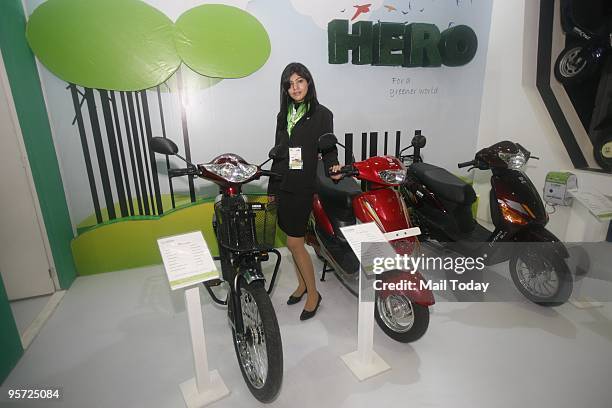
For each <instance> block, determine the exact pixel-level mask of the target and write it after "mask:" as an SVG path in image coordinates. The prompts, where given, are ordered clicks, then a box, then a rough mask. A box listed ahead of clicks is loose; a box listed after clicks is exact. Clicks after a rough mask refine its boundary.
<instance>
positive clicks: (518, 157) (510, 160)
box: [498, 152, 527, 170]
mask: <svg viewBox="0 0 612 408" xmlns="http://www.w3.org/2000/svg"><path fill="white" fill-rule="evenodd" d="M498 156H499V158H500V159H502V160H503V161H504V162H505V163H506V164H507V165H508V168H509V169H512V170H520V169H522V168H523V166H524V165H525V163H526V162H527V158H526V157H525V154H524V153H523V152H518V153H505V152H499V153H498Z"/></svg>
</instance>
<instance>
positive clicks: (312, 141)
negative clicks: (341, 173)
mask: <svg viewBox="0 0 612 408" xmlns="http://www.w3.org/2000/svg"><path fill="white" fill-rule="evenodd" d="M333 131H334V115H333V114H332V113H331V111H330V110H329V109H327V108H326V107H325V106H323V105H317V106H315V107H313V108H311V109H310V111H309V112H307V113H306V114H305V115H304V116H303V117H302V118H301V119H300V120H299V121H298V122H297V123H296V124H295V126H294V128H293V131H292V132H291V137H289V133H287V125H286V118H281V114H280V113H279V114H278V115H277V117H276V139H275V143H274V145H275V146H278V145H281V146H283V154H282V156H284V158H283V159H276V160H274V161H273V162H272V168H271V170H272V171H273V172H275V173H278V174H281V175H282V177H281V178H280V179H279V178H270V181H269V182H268V194H269V195H275V194H277V193H278V191H279V190H283V191H290V192H293V193H313V192H314V191H315V176H316V172H317V160H318V154H319V146H318V140H319V136H321V135H323V134H325V133H333ZM289 147H301V148H302V161H303V163H304V165H303V167H304V168H303V169H302V170H290V169H289ZM322 154H323V162H324V164H325V171H326V172H327V171H328V169H329V168H330V167H331V166H333V165H335V164H338V149H337V148H336V147H334V148H333V149H332V150H329V151H326V152H322Z"/></svg>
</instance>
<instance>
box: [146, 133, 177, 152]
mask: <svg viewBox="0 0 612 408" xmlns="http://www.w3.org/2000/svg"><path fill="white" fill-rule="evenodd" d="M149 146H150V147H151V150H153V151H154V152H155V153H159V154H166V155H169V156H173V155H175V154H177V153H178V147H177V146H176V144H175V143H174V142H173V141H172V140H170V139H166V138H163V137H153V138H151V141H150V142H149Z"/></svg>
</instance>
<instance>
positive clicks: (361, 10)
mask: <svg viewBox="0 0 612 408" xmlns="http://www.w3.org/2000/svg"><path fill="white" fill-rule="evenodd" d="M371 5H372V4H371V3H368V4H362V5H360V6H353V7H355V8H356V9H357V10H355V15H354V16H353V18H351V21H353V20H354V19H356V18H357V17H359V15H360V14H363V13H369V12H370V6H371Z"/></svg>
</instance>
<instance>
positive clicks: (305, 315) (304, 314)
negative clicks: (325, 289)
mask: <svg viewBox="0 0 612 408" xmlns="http://www.w3.org/2000/svg"><path fill="white" fill-rule="evenodd" d="M317 295H319V300H317V305H316V306H315V308H314V310H311V311H310V312H309V311H307V310H306V309H304V310H302V314H301V315H300V320H308V319H310V318H311V317H314V315H315V314H316V313H317V309H319V305H320V304H321V300H322V299H323V298H322V297H321V294H320V293H319V292H317ZM302 296H303V295H302Z"/></svg>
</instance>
